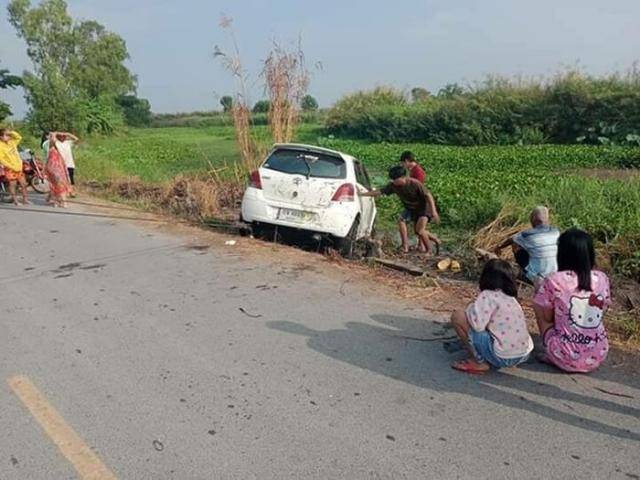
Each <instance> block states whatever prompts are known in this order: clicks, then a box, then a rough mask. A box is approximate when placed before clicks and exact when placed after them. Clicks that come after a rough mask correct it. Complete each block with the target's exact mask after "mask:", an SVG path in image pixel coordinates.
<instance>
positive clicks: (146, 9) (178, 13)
mask: <svg viewBox="0 0 640 480" xmlns="http://www.w3.org/2000/svg"><path fill="white" fill-rule="evenodd" d="M36 1H37V0H36ZM7 4H8V0H0V68H8V69H10V70H11V71H12V72H13V73H19V72H21V71H23V70H25V69H30V68H31V66H30V62H29V59H28V58H27V56H26V47H25V45H24V43H23V41H22V40H21V39H19V38H18V37H17V36H16V34H15V31H14V29H13V27H12V26H11V25H10V24H9V23H8V21H7V14H6V7H7ZM68 5H69V11H70V13H71V15H72V16H73V17H74V18H76V19H92V20H97V21H99V22H101V23H102V24H104V25H105V26H106V27H107V28H108V29H109V30H111V31H114V32H116V33H118V34H119V35H121V36H122V37H123V38H124V39H125V41H126V42H127V46H128V49H129V53H130V55H131V60H130V61H129V63H128V67H129V68H130V69H131V70H132V71H133V72H134V73H135V74H136V75H137V76H138V95H139V96H141V97H144V98H148V99H149V100H150V102H151V107H152V110H153V111H154V112H157V113H161V112H162V113H164V112H167V113H168V112H188V111H194V110H212V109H217V108H219V98H220V96H221V95H225V94H229V93H233V92H234V87H233V85H234V84H233V81H232V79H231V78H230V75H229V74H228V73H227V72H226V71H225V70H224V69H223V68H222V67H221V66H220V63H219V62H218V61H217V60H216V59H214V58H213V53H212V52H213V48H214V46H215V45H219V46H220V47H221V48H222V49H223V50H229V47H230V45H231V44H230V41H229V37H228V32H226V31H224V30H223V29H221V28H220V27H219V25H218V24H219V19H220V16H221V14H223V13H224V14H225V15H227V16H229V17H232V18H233V20H234V31H235V34H236V37H237V39H238V43H239V46H240V51H241V55H242V58H243V63H244V65H245V68H246V69H247V70H248V72H249V77H250V82H249V83H250V85H251V87H252V89H251V96H252V98H251V100H252V101H257V100H259V99H260V98H261V97H262V96H263V87H262V85H261V82H260V78H259V76H258V73H259V70H260V62H261V60H263V59H264V58H265V57H266V55H267V52H268V51H269V49H270V47H271V45H272V42H273V41H274V40H277V41H278V42H280V43H282V44H285V45H293V44H294V43H295V42H296V41H297V39H298V38H302V45H303V49H304V52H305V56H306V60H307V63H308V64H309V65H310V66H311V70H312V80H311V85H310V93H311V94H312V95H314V96H315V97H316V98H317V99H318V101H319V102H320V105H321V106H330V105H331V104H332V103H333V102H335V101H336V100H337V99H338V98H340V97H341V96H342V95H344V94H346V93H350V92H353V91H356V90H360V89H368V88H373V87H376V86H380V85H392V86H395V87H398V88H401V89H407V90H408V89H411V88H413V87H416V86H421V87H424V88H427V89H428V90H430V91H433V92H437V90H438V89H439V88H441V87H442V86H444V85H446V84H447V83H453V82H460V83H473V82H475V81H478V80H481V79H482V78H484V77H485V76H486V75H488V74H500V75H507V76H515V75H525V76H548V75H552V74H554V73H556V72H557V71H559V70H560V69H562V68H566V67H567V66H572V65H576V64H579V65H580V66H581V67H582V68H583V69H584V70H585V71H587V72H589V73H594V74H603V73H607V72H611V71H625V70H627V69H628V68H630V67H631V65H632V63H633V62H634V61H636V60H638V59H640V49H639V48H638V47H640V22H638V19H639V18H640V1H639V0H607V1H603V0H536V1H535V2H534V1H531V0H396V1H389V0H367V1H365V0H323V1H322V2H310V1H303V0H297V1H296V0H235V1H231V0H183V1H180V2H178V1H175V0H171V1H170V0H136V1H131V0H108V1H105V0H68ZM316 64H320V65H321V66H322V68H316ZM0 98H2V99H3V100H4V101H6V102H8V103H9V104H10V105H11V106H12V108H13V111H14V114H15V116H16V117H18V118H20V117H21V116H22V115H23V114H24V112H25V111H26V105H25V103H24V100H23V94H22V92H21V91H20V90H16V91H6V90H4V91H0Z"/></svg>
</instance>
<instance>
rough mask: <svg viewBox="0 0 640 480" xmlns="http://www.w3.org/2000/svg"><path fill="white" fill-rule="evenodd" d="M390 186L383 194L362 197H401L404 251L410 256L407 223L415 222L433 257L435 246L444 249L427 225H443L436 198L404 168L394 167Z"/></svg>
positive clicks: (401, 226) (415, 228) (400, 226)
mask: <svg viewBox="0 0 640 480" xmlns="http://www.w3.org/2000/svg"><path fill="white" fill-rule="evenodd" d="M389 178H390V179H391V182H389V183H388V184H387V185H386V186H384V187H383V188H381V189H380V190H372V191H370V192H364V193H360V196H363V197H379V196H381V195H393V194H395V195H398V197H399V198H400V201H401V202H402V204H403V205H404V208H405V211H404V212H403V215H402V217H403V218H402V219H401V220H400V222H399V230H400V238H401V239H402V251H403V252H404V253H409V235H408V232H407V225H406V221H405V220H409V221H411V222H413V225H414V230H415V232H416V235H417V236H418V239H419V240H420V241H421V242H423V244H424V245H425V247H426V252H427V253H431V243H430V241H433V242H434V243H435V244H436V250H439V249H440V243H441V242H440V239H439V238H438V237H436V236H435V235H434V234H433V233H431V232H429V231H427V224H428V223H429V222H431V221H433V222H434V223H440V215H438V210H437V209H436V204H435V202H434V200H433V195H431V192H429V191H428V190H427V189H426V188H425V187H424V185H422V184H421V183H420V182H418V181H417V180H415V179H413V178H408V177H407V171H406V170H405V169H404V167H400V166H398V167H393V168H392V169H391V170H389Z"/></svg>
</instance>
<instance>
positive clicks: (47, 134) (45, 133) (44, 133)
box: [40, 132, 49, 145]
mask: <svg viewBox="0 0 640 480" xmlns="http://www.w3.org/2000/svg"><path fill="white" fill-rule="evenodd" d="M48 139H49V132H42V136H41V137H40V145H42V144H43V143H44V142H46V141H47V140H48Z"/></svg>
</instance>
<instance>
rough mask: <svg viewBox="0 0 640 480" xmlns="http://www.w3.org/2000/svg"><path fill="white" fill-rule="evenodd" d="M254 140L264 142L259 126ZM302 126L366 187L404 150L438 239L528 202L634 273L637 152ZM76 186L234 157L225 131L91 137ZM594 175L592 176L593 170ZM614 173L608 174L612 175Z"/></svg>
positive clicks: (391, 216)
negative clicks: (341, 157) (432, 201)
mask: <svg viewBox="0 0 640 480" xmlns="http://www.w3.org/2000/svg"><path fill="white" fill-rule="evenodd" d="M256 134H257V137H258V139H259V141H260V142H261V143H262V144H263V145H265V147H266V146H268V145H269V143H270V142H269V132H268V130H267V129H266V127H257V128H256ZM320 134H321V130H320V129H319V128H318V127H316V126H313V125H304V126H303V127H302V129H301V131H300V133H299V135H298V138H297V139H296V140H297V141H300V142H305V143H319V144H321V145H323V146H327V147H331V148H335V149H338V150H341V151H344V152H346V153H350V154H352V155H355V156H357V157H358V158H360V159H362V160H363V161H364V163H365V164H366V165H367V167H368V169H369V170H370V172H371V173H372V176H373V178H374V183H375V184H376V185H377V186H380V185H382V184H384V183H385V182H386V176H385V172H386V170H387V169H388V168H389V167H390V166H392V165H394V164H395V162H396V161H397V159H398V158H399V156H400V153H401V152H402V151H403V150H405V149H411V150H412V151H414V152H415V153H416V155H417V157H418V159H419V161H420V162H421V163H422V164H423V165H424V166H425V168H426V170H427V175H428V178H427V183H428V186H429V188H430V189H431V190H432V191H433V193H434V196H435V197H436V199H437V201H438V205H439V208H440V210H441V216H442V219H443V224H442V226H441V227H439V231H440V233H442V234H444V235H445V236H447V237H450V238H456V239H463V238H464V237H465V236H470V235H471V234H473V232H475V231H476V230H477V229H478V228H479V227H480V226H482V225H484V224H486V223H487V222H489V221H491V220H492V219H494V218H495V217H496V215H497V214H498V213H499V212H500V210H501V209H502V208H503V207H505V206H506V207H507V208H508V209H509V211H510V212H512V213H511V215H512V217H513V220H514V221H516V220H521V221H526V218H527V214H528V211H529V210H530V209H531V208H532V207H533V206H535V205H538V204H545V205H548V206H550V207H551V209H552V211H553V213H554V220H555V222H556V223H557V224H558V225H559V226H561V227H563V228H566V227H570V226H580V227H582V228H585V229H587V230H588V231H590V232H591V233H592V234H593V235H594V236H595V237H596V238H597V239H598V240H599V241H600V242H602V243H606V244H609V245H615V246H616V248H618V249H622V250H624V253H623V254H622V255H621V257H620V261H619V262H618V264H617V266H616V268H617V270H619V271H621V272H622V273H625V274H626V275H630V276H634V277H635V276H637V275H638V274H639V272H640V208H638V205H640V176H638V175H637V169H635V170H622V169H620V166H623V165H629V164H632V165H633V164H634V162H637V159H638V158H640V149H631V148H618V147H587V146H557V145H544V146H525V147H519V146H494V147H449V146H434V145H424V144H410V145H398V144H386V143H367V142H361V141H350V140H341V139H333V138H322V137H320ZM77 157H78V173H79V177H80V178H81V179H82V180H83V181H92V180H94V181H105V180H110V179H116V178H126V177H137V178H139V179H140V180H141V181H143V182H148V183H158V182H164V181H169V180H171V179H172V178H173V177H174V176H175V175H177V174H180V173H187V174H188V173H198V172H204V171H211V170H217V171H219V172H220V174H221V175H222V176H223V177H224V175H225V171H229V172H233V169H232V168H230V166H231V165H232V164H233V163H234V162H236V161H237V160H238V153H237V149H236V146H235V137H234V132H233V129H232V128H231V127H211V128H152V129H132V130H130V131H129V132H128V133H126V134H121V135H119V136H114V137H110V138H91V139H88V140H87V141H86V142H83V143H82V144H81V145H80V146H79V148H78V152H77ZM593 172H595V173H596V174H591V173H593ZM612 173H613V174H612ZM378 206H379V212H380V214H379V227H380V228H382V229H390V228H393V223H394V221H395V218H396V216H397V213H398V212H399V210H400V205H399V203H398V201H397V200H396V199H393V198H383V199H380V200H379V201H378Z"/></svg>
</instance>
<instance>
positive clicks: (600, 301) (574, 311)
mask: <svg viewBox="0 0 640 480" xmlns="http://www.w3.org/2000/svg"><path fill="white" fill-rule="evenodd" d="M604 306H605V303H604V297H603V296H602V295H596V294H595V293H593V294H591V295H589V296H588V297H578V296H576V297H571V306H570V307H569V317H570V318H571V323H573V324H574V325H575V326H577V327H580V328H598V327H599V326H600V325H601V324H602V317H603V315H604Z"/></svg>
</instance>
